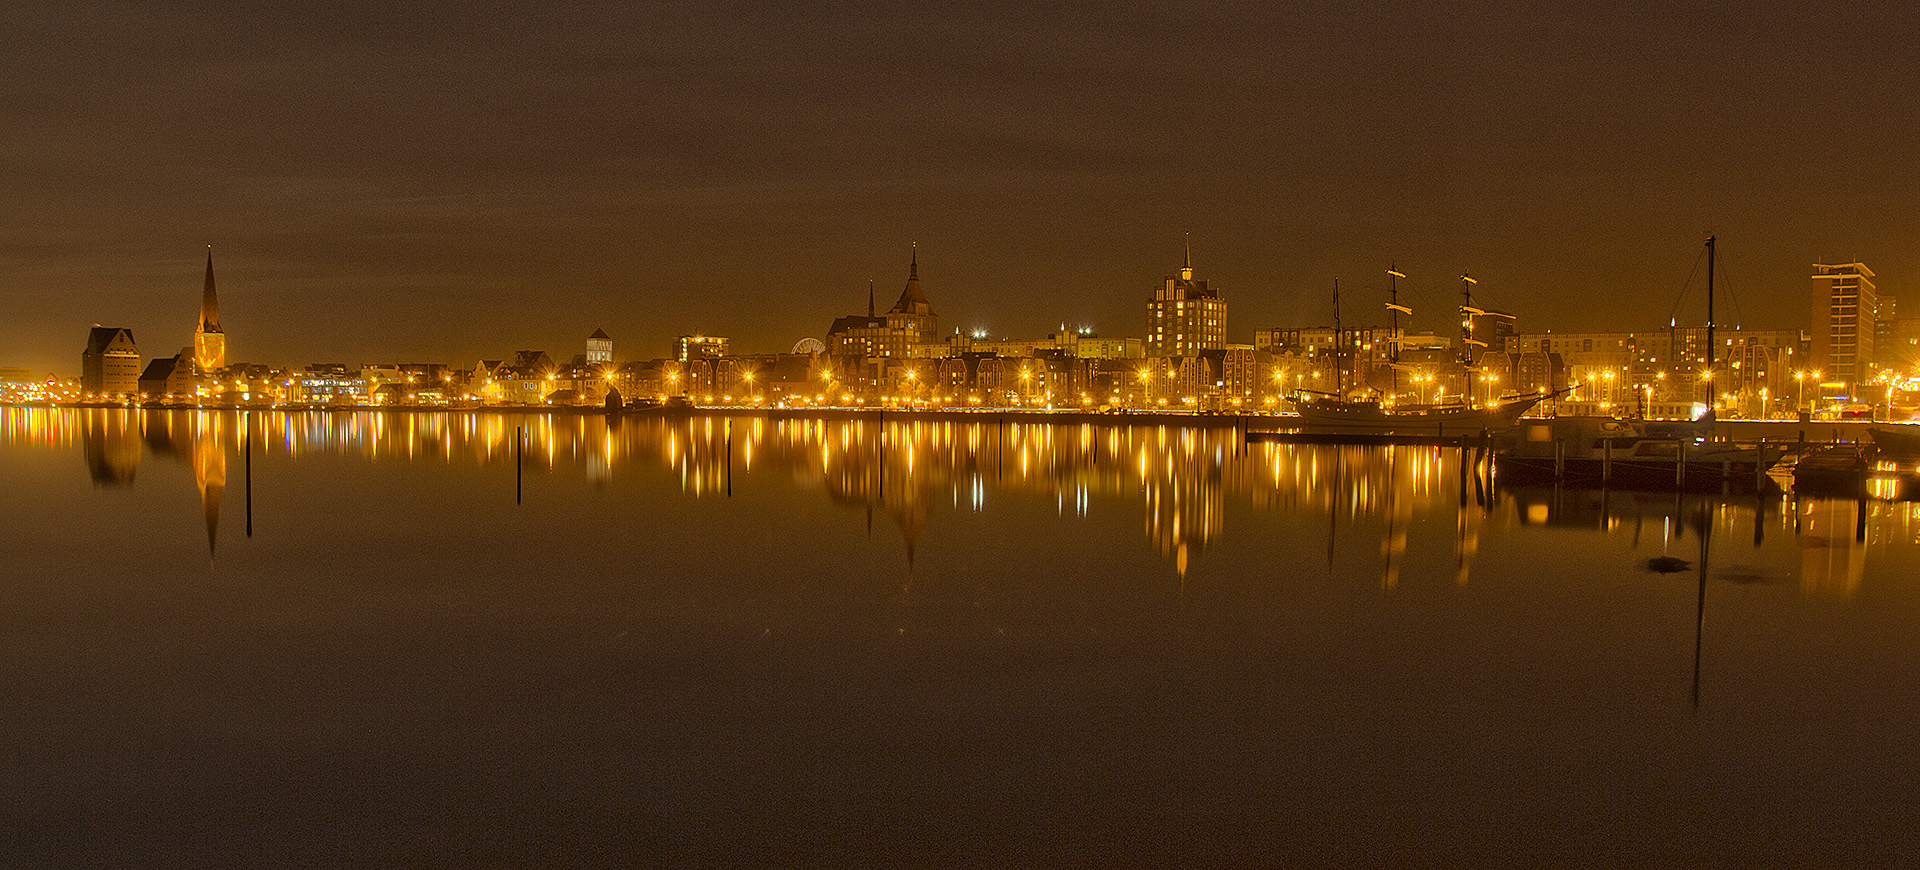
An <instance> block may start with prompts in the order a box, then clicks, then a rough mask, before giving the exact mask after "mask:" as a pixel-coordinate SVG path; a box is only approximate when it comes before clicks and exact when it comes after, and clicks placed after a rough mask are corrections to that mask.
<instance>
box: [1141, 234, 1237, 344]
mask: <svg viewBox="0 0 1920 870" xmlns="http://www.w3.org/2000/svg"><path fill="white" fill-rule="evenodd" d="M1226 346H1227V302H1226V300H1225V299H1222V298H1220V293H1219V292H1218V291H1216V290H1214V289H1213V288H1212V287H1211V286H1209V285H1208V284H1207V282H1206V281H1203V280H1197V279H1195V278H1194V277H1193V252H1192V250H1191V249H1190V248H1189V249H1188V250H1187V252H1186V254H1185V259H1184V260H1183V261H1182V265H1181V267H1180V277H1178V278H1175V277H1172V276H1168V277H1165V278H1162V279H1161V281H1160V286H1158V287H1156V288H1154V291H1153V296H1152V297H1151V298H1149V299H1148V300H1147V338H1146V355H1147V356H1150V357H1174V356H1190V355H1192V354H1196V353H1199V352H1200V351H1203V350H1224V349H1225V348H1226Z"/></svg>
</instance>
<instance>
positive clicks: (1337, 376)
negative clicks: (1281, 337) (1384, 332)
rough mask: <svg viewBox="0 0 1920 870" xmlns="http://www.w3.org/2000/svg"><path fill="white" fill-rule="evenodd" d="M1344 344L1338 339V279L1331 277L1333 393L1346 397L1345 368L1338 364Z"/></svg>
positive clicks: (1342, 397)
mask: <svg viewBox="0 0 1920 870" xmlns="http://www.w3.org/2000/svg"><path fill="white" fill-rule="evenodd" d="M1346 350H1347V347H1346V344H1345V343H1344V342H1342V341H1341V340H1340V279H1339V278H1335V279H1333V383H1334V395H1336V396H1338V397H1340V398H1341V399H1343V400H1344V399H1345V398H1346V397H1347V369H1346V367H1345V366H1343V365H1341V364H1340V360H1341V357H1342V356H1344V355H1345V354H1346Z"/></svg>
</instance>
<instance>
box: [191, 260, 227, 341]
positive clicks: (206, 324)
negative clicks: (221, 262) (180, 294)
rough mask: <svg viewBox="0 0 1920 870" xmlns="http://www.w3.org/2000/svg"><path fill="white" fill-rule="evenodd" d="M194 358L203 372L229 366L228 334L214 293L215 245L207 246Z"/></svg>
mask: <svg viewBox="0 0 1920 870" xmlns="http://www.w3.org/2000/svg"><path fill="white" fill-rule="evenodd" d="M193 360H194V362H196V363H199V364H200V370H201V371H203V372H216V371H219V370H220V369H223V368H226V367H227V334H226V333H225V332H222V331H221V330H220V300H218V299H216V298H214V295H213V246H212V245H208V246H207V286H206V289H205V290H203V291H201V293H200V325H199V326H196V327H194V330H193Z"/></svg>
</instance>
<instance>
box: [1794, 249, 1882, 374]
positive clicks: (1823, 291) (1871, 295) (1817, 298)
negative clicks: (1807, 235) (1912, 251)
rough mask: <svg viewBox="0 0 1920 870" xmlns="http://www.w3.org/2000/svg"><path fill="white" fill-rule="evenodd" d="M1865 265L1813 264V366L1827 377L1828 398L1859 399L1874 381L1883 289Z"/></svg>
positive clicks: (1809, 363)
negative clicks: (1869, 382)
mask: <svg viewBox="0 0 1920 870" xmlns="http://www.w3.org/2000/svg"><path fill="white" fill-rule="evenodd" d="M1873 277H1874V275H1873V270H1872V269H1869V268H1867V266H1866V264H1865V263H1836V264H1825V263H1815V264H1814V265H1813V292H1812V302H1813V347H1812V348H1811V351H1812V352H1811V354H1810V359H1809V360H1808V365H1810V366H1811V367H1812V368H1813V369H1814V370H1816V371H1819V372H1820V373H1821V376H1820V381H1821V392H1822V395H1823V396H1830V397H1840V396H1856V395H1858V394H1859V392H1860V390H1859V388H1860V385H1861V384H1863V383H1866V382H1867V380H1869V379H1870V378H1871V377H1872V376H1873V372H1872V370H1871V369H1872V366H1873V364H1874V363H1875V362H1877V360H1876V359H1875V358H1874V354H1873V351H1874V346H1873V340H1874V335H1875V332H1876V328H1877V324H1878V321H1879V320H1880V294H1879V288H1877V287H1875V286H1874V284H1873Z"/></svg>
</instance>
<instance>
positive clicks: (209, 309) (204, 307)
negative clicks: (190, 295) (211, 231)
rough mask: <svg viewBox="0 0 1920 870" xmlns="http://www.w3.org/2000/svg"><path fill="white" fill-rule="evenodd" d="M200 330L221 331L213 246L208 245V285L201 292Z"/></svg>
mask: <svg viewBox="0 0 1920 870" xmlns="http://www.w3.org/2000/svg"><path fill="white" fill-rule="evenodd" d="M200 331H201V332H219V331H220V300H219V298H218V297H216V296H214V293H213V246H212V245H208V246H207V286H206V289H205V290H202V291H201V292H200Z"/></svg>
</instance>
